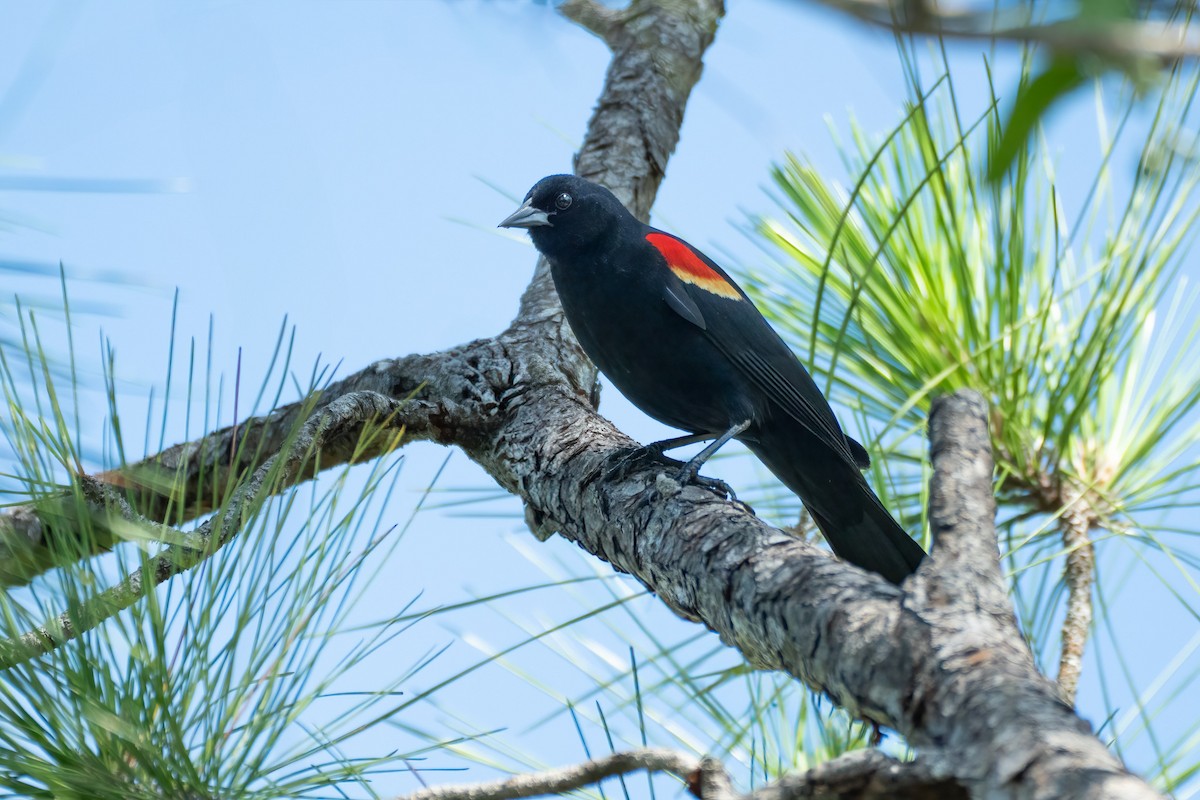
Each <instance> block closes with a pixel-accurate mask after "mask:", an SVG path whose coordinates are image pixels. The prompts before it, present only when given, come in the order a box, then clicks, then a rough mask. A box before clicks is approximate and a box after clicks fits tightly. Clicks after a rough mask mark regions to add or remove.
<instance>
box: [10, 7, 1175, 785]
mask: <svg viewBox="0 0 1200 800" xmlns="http://www.w3.org/2000/svg"><path fill="white" fill-rule="evenodd" d="M564 10H565V11H566V13H568V14H570V15H572V16H574V17H575V18H576V19H580V20H581V21H583V22H584V23H586V24H587V25H588V26H589V27H590V28H591V29H592V30H594V31H596V32H597V33H599V35H601V36H602V37H603V38H604V40H605V41H606V42H607V43H608V44H609V46H610V47H611V48H612V51H613V59H612V64H611V66H610V67H609V70H608V78H607V82H606V85H605V89H604V92H603V94H602V95H601V97H600V100H599V102H598V104H597V107H596V110H595V113H594V115H593V117H592V120H591V123H590V125H589V130H588V135H587V138H586V140H585V143H584V146H583V148H582V150H581V151H580V154H579V156H578V159H577V163H576V169H577V171H578V172H579V173H580V174H583V175H586V176H588V177H591V178H593V179H596V180H599V181H601V182H603V183H605V184H606V185H608V186H609V187H610V188H611V189H613V190H614V191H615V192H616V193H617V195H618V196H619V197H621V198H622V199H623V200H625V201H627V202H628V203H629V204H630V206H631V208H632V209H633V211H634V212H635V213H636V214H638V215H639V216H642V217H645V216H646V215H647V213H648V210H649V208H650V204H651V202H652V200H653V198H654V194H655V192H656V190H657V187H658V185H659V183H660V182H661V180H662V178H663V173H664V169H665V166H666V162H667V158H668V156H669V155H670V153H671V152H672V151H673V150H674V148H675V145H676V143H677V141H678V138H679V125H680V123H681V122H682V119H683V112H684V108H685V106H686V102H687V98H688V96H689V94H690V92H691V90H692V88H693V86H694V85H695V82H696V81H697V80H698V78H699V75H700V71H701V65H702V58H703V55H704V52H705V50H706V49H707V47H708V46H709V44H710V43H711V42H712V40H713V37H714V34H715V32H716V28H717V24H718V21H719V19H720V17H721V15H722V14H723V12H724V9H723V5H722V2H721V0H660V2H657V3H655V2H650V1H649V0H635V2H633V3H632V4H631V6H630V7H629V8H628V9H626V10H623V11H614V10H612V9H605V8H602V7H600V6H598V5H596V4H594V3H591V2H587V0H571V2H568V3H567V4H566V6H565V9H564ZM536 177H539V176H531V182H532V180H533V179H534V178H536ZM365 391H369V392H377V393H379V394H381V395H384V396H386V397H387V398H391V399H393V400H396V401H402V403H401V407H402V408H404V409H406V410H405V412H404V422H405V424H406V436H407V440H408V441H411V440H416V439H428V440H433V441H437V442H441V443H444V444H453V445H457V446H459V447H461V448H462V449H463V451H464V452H466V454H467V455H468V456H470V457H471V458H472V459H473V460H475V461H476V462H477V463H479V464H480V465H482V466H483V468H484V469H486V470H487V471H488V473H489V474H490V475H491V476H492V477H493V478H494V479H495V480H496V481H497V483H498V484H500V485H501V486H503V487H505V488H506V489H507V490H509V491H511V492H513V493H515V494H517V495H519V496H520V497H521V498H522V500H523V501H524V502H525V504H526V506H527V509H528V511H527V519H528V520H529V521H530V525H531V527H532V528H533V529H534V530H535V532H537V533H539V534H540V535H543V536H545V535H548V534H550V533H553V532H558V533H560V534H561V535H563V536H564V537H566V538H568V539H570V540H571V541H574V542H576V543H577V544H579V545H580V546H581V547H583V548H585V549H586V550H588V551H589V552H591V553H594V554H595V555H597V556H599V557H600V558H603V559H605V560H606V561H608V562H609V563H611V564H612V565H613V566H614V567H615V568H616V569H619V570H621V571H624V572H627V573H629V574H631V575H634V576H636V578H637V579H638V580H640V581H641V582H642V583H643V584H644V585H645V586H647V587H648V588H649V589H650V590H652V591H654V592H655V593H657V594H658V596H659V597H660V598H661V599H662V601H663V602H664V603H666V604H667V605H668V606H670V607H671V608H672V609H673V610H674V611H675V612H676V613H677V614H679V615H680V616H682V617H684V618H686V619H690V620H695V621H698V622H701V623H703V624H705V625H707V626H708V627H710V628H711V629H713V630H714V631H716V632H717V633H718V634H719V635H720V637H721V639H722V640H723V641H724V642H726V643H727V644H728V645H730V646H732V647H736V648H738V649H739V650H740V651H741V652H742V653H743V654H744V655H745V657H746V659H747V660H748V661H749V662H750V663H751V664H753V665H754V666H756V667H758V668H762V669H776V670H784V671H786V672H788V673H789V674H791V675H794V676H795V677H797V678H798V679H800V680H802V681H804V682H805V683H807V684H808V685H809V686H811V687H814V688H816V689H819V690H821V691H824V692H827V693H828V694H829V695H830V696H831V697H832V698H833V699H834V700H835V701H836V702H838V703H839V704H841V705H843V706H844V707H846V708H847V709H849V710H850V711H851V712H852V713H854V714H856V715H858V716H861V717H865V718H868V719H870V720H874V721H876V722H878V723H880V724H883V725H887V726H890V727H892V728H894V729H896V730H898V731H900V732H901V733H902V734H904V736H906V737H907V738H908V740H909V741H910V742H912V743H913V744H914V745H915V746H916V747H917V748H918V750H919V753H920V761H921V763H922V765H923V766H922V769H925V770H927V771H928V772H927V774H928V775H929V777H930V780H931V781H951V782H952V783H954V784H956V785H961V786H964V787H967V789H968V790H969V791H970V793H971V795H972V796H974V797H981V798H982V797H988V798H996V797H1011V798H1045V799H1046V800H1050V799H1051V798H1054V799H1055V800H1058V799H1059V798H1073V797H1078V798H1083V797H1088V798H1101V797H1105V798H1107V797H1130V798H1141V797H1146V798H1149V797H1155V796H1157V795H1155V793H1153V792H1152V791H1151V790H1150V789H1149V788H1148V787H1147V786H1146V785H1145V784H1144V783H1142V782H1141V781H1139V780H1138V779H1136V778H1134V777H1133V776H1131V775H1130V774H1129V773H1127V772H1126V771H1125V769H1124V767H1123V766H1122V764H1121V763H1120V761H1119V760H1117V759H1116V757H1114V756H1113V755H1112V754H1111V753H1109V752H1108V751H1107V750H1106V749H1105V748H1104V747H1103V746H1102V745H1101V743H1100V742H1099V741H1098V740H1097V739H1096V738H1095V737H1093V736H1092V735H1091V734H1090V733H1089V730H1088V726H1087V724H1086V723H1084V722H1083V721H1081V720H1080V719H1079V718H1078V717H1077V716H1076V715H1075V714H1074V713H1073V711H1072V710H1071V709H1070V708H1069V707H1067V706H1066V705H1064V704H1063V703H1062V702H1061V700H1060V699H1059V696H1058V693H1057V690H1056V687H1055V686H1054V685H1053V684H1052V683H1050V682H1049V681H1047V680H1046V679H1045V678H1043V677H1042V676H1041V675H1039V674H1038V673H1037V671H1036V670H1035V669H1034V666H1033V663H1032V658H1031V657H1030V654H1029V652H1028V650H1027V649H1026V648H1025V645H1024V642H1023V640H1022V639H1021V636H1020V634H1019V632H1018V631H1017V629H1016V626H1015V624H1014V622H1013V614H1012V609H1011V606H1010V605H1009V603H1008V601H1007V597H1006V596H1005V590H1004V585H1003V582H1002V581H1001V579H1000V573H999V569H998V566H997V554H996V542H995V534H994V529H993V527H992V515H993V512H994V507H993V504H992V489H991V470H992V467H991V459H990V452H989V449H988V438H987V430H986V414H985V413H984V412H985V409H984V407H983V402H982V400H981V399H980V398H978V397H977V396H974V395H965V396H962V397H954V398H951V399H949V400H947V401H945V402H942V403H939V404H937V405H936V407H935V409H934V412H933V415H932V419H931V429H930V432H931V444H932V447H933V453H934V466H935V476H934V484H933V508H932V511H931V514H932V520H933V525H934V532H935V536H936V544H935V548H934V551H933V558H931V559H929V560H927V561H926V563H925V564H924V565H923V566H922V568H921V570H920V571H919V572H918V573H917V574H916V575H915V576H914V577H913V578H911V579H910V580H909V581H907V582H906V583H905V584H904V585H903V586H901V587H896V586H892V585H890V584H888V583H886V582H885V581H884V580H883V579H881V578H878V577H876V576H873V575H870V574H867V573H865V572H863V571H861V570H858V569H856V568H854V567H852V566H849V565H847V564H844V563H841V562H839V561H837V560H836V559H834V558H833V557H832V556H830V555H829V554H828V553H827V552H825V551H823V550H820V549H818V548H817V547H815V546H813V545H811V544H808V543H806V542H804V541H801V540H799V539H797V538H795V537H793V536H791V535H789V534H788V533H785V532H783V531H780V530H777V529H774V528H771V527H769V526H767V525H766V524H764V523H763V522H762V521H761V520H759V519H758V518H756V517H754V516H753V515H752V514H750V513H748V512H747V511H746V510H745V509H744V507H741V506H739V505H736V504H732V503H728V502H725V501H723V500H721V499H719V498H718V497H716V496H715V495H713V494H711V493H710V492H708V491H706V490H703V489H700V488H697V487H692V486H688V487H681V486H679V485H678V484H677V483H675V482H674V481H672V480H671V479H669V478H668V477H666V476H664V475H661V474H658V473H657V472H656V471H655V470H654V469H653V468H646V469H643V470H640V471H634V472H632V473H630V474H628V475H626V476H624V477H623V478H608V477H606V476H605V470H604V466H605V461H606V459H607V458H608V457H609V456H610V455H611V454H613V453H614V451H616V450H617V449H618V448H624V447H628V446H631V445H632V444H634V443H633V442H632V440H630V439H629V438H628V437H627V436H625V435H624V434H622V433H621V432H620V431H618V430H617V429H615V428H614V427H613V426H612V425H611V424H610V423H609V422H608V421H607V420H605V419H603V418H602V417H600V416H598V415H597V414H596V413H595V410H594V408H595V405H596V400H597V389H596V373H595V369H594V368H593V367H592V365H591V364H590V363H589V362H588V360H587V359H586V358H585V357H584V355H583V353H582V352H581V351H580V349H579V347H578V344H577V343H576V342H575V340H574V337H573V336H572V335H571V332H570V330H569V328H568V327H567V324H566V321H565V319H564V317H563V314H562V311H561V308H560V307H559V304H558V301H557V297H556V296H555V294H554V289H553V285H552V282H551V280H550V276H549V270H548V269H546V265H545V264H539V265H538V267H537V269H536V270H535V273H534V277H533V280H532V282H531V283H530V285H529V287H528V289H527V290H526V292H525V294H524V296H523V297H522V299H521V304H520V311H519V314H518V316H517V318H516V319H515V320H514V322H513V323H512V325H511V326H510V327H509V328H508V329H507V330H505V331H504V332H502V333H500V334H499V335H497V336H495V337H492V338H488V339H481V340H477V341H474V342H470V343H468V344H465V345H462V346H460V347H456V348H452V349H450V350H447V351H444V352H441V353H435V354H431V355H418V356H407V357H404V358H399V359H395V360H385V361H380V362H378V363H376V364H373V365H371V366H369V367H368V368H367V369H365V370H363V371H362V372H360V373H358V374H356V375H353V376H351V377H349V378H347V379H345V380H343V381H341V382H340V383H338V384H335V385H332V386H330V387H328V388H327V389H326V390H325V391H324V392H322V393H321V394H320V395H319V396H317V397H315V398H312V399H311V400H309V401H307V403H306V405H305V406H300V405H293V406H289V407H286V408H282V409H280V410H278V411H276V412H275V413H273V414H271V415H269V416H266V417H262V418H259V419H255V420H250V421H248V422H245V423H242V424H241V426H240V427H239V429H238V430H237V431H233V430H225V431H219V432H217V433H214V434H212V435H211V436H209V437H207V438H205V439H203V440H201V441H198V442H192V443H187V444H183V445H179V446H177V447H175V448H172V449H171V450H169V451H167V452H166V453H163V454H162V455H160V456H158V457H156V458H155V459H151V460H150V461H148V462H145V463H142V464H139V465H136V466H135V467H133V468H131V469H129V470H126V471H122V472H121V473H120V475H119V476H117V475H110V476H106V477H108V478H109V479H110V482H112V483H115V484H119V485H120V486H123V487H126V488H127V489H129V490H130V492H131V495H134V496H135V500H136V505H135V507H136V508H137V509H138V511H139V512H140V513H141V514H143V515H144V516H146V517H149V518H151V519H155V520H157V519H161V518H162V515H164V514H165V512H166V510H167V509H168V508H173V509H182V510H183V511H181V512H177V513H175V514H172V515H171V516H172V519H170V520H168V521H170V522H172V523H174V524H178V522H179V521H180V519H183V518H190V517H194V516H195V515H196V514H198V513H200V512H201V511H203V510H204V509H206V508H210V507H212V505H213V504H214V503H217V502H219V501H220V500H222V499H223V498H224V497H226V496H228V495H229V490H228V489H226V488H225V487H226V486H227V485H229V481H228V477H229V476H230V475H231V474H234V475H243V474H244V475H249V474H252V473H253V472H254V470H255V469H257V468H259V467H261V465H262V464H263V462H264V461H265V460H266V459H267V458H269V457H270V456H271V455H273V454H274V453H276V452H278V451H279V450H280V449H281V448H282V447H283V445H284V443H285V442H286V441H287V440H288V432H289V431H293V430H295V429H296V425H297V424H298V423H299V422H300V421H302V420H304V419H306V418H308V417H309V416H310V415H311V414H313V413H315V412H320V411H322V410H323V409H325V408H326V406H328V405H329V403H330V402H331V401H334V400H336V399H337V398H338V397H340V396H342V395H345V394H346V393H349V392H365ZM391 446H394V442H391V441H390V440H387V439H386V438H383V439H380V440H379V441H378V442H377V443H376V444H375V445H372V446H370V447H367V448H359V449H356V448H355V443H354V442H353V441H352V440H351V439H349V438H342V437H334V440H333V441H330V442H328V443H326V449H324V450H322V454H321V466H322V467H323V468H327V467H329V466H333V465H335V464H337V463H344V462H345V461H346V460H348V459H351V458H358V459H361V458H369V457H371V456H373V455H376V454H378V453H379V452H382V451H383V450H385V449H387V448H388V447H391ZM231 452H232V453H234V455H233V456H232V457H231V455H230V454H231ZM163 473H165V474H166V475H167V476H169V477H174V476H176V475H179V476H181V477H182V478H183V481H182V485H183V489H182V490H180V491H178V492H177V493H176V494H175V495H174V496H172V497H167V496H165V495H162V494H161V493H160V492H161V489H158V488H156V487H159V486H161V485H162V483H161V482H160V481H158V480H154V479H153V478H154V476H155V475H156V474H160V475H161V474H163ZM309 474H311V467H305V468H298V469H296V470H295V472H294V474H291V475H290V476H289V477H290V479H291V480H292V481H293V482H294V481H298V480H302V479H304V478H305V477H307V476H308V475H309ZM135 490H136V491H135ZM22 513H24V512H22ZM40 518H41V519H42V521H43V523H44V522H45V520H46V519H47V517H46V516H41V517H40ZM5 519H6V520H7V521H6V522H5V523H3V524H5V525H7V526H8V527H7V528H5V529H4V530H5V531H10V532H13V533H12V537H10V538H11V539H12V541H16V538H15V537H17V536H23V537H24V538H25V540H26V541H28V540H30V539H31V531H32V528H31V527H30V526H29V525H27V524H26V523H27V521H28V518H27V517H26V518H24V519H25V521H26V523H21V525H24V527H21V525H18V524H17V523H15V522H14V519H15V517H14V515H13V514H12V513H10V514H8V515H7V517H6V518H5ZM59 535H62V536H66V535H69V531H67V530H65V529H61V528H60V529H56V530H55V531H54V536H59ZM37 536H40V537H41V541H42V542H45V540H46V538H47V537H46V526H45V525H42V529H41V530H40V532H38V533H37ZM0 538H2V536H0ZM33 538H36V537H33ZM21 546H22V547H25V546H26V545H25V544H22V545H21ZM31 547H36V544H35V545H31ZM35 561H36V559H26V560H25V561H24V562H22V563H23V564H28V563H34V562H35ZM6 574H17V575H21V576H25V575H27V574H28V573H27V572H21V571H20V570H17V569H13V570H10V571H7V572H6Z"/></svg>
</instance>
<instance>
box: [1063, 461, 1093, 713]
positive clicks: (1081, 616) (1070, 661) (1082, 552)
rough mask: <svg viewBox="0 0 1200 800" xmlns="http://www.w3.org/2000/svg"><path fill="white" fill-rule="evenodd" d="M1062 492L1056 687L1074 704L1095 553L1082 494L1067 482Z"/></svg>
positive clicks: (1089, 621)
mask: <svg viewBox="0 0 1200 800" xmlns="http://www.w3.org/2000/svg"><path fill="white" fill-rule="evenodd" d="M1065 483H1066V484H1067V485H1065V486H1064V487H1063V489H1062V497H1061V502H1062V504H1063V511H1062V516H1060V517H1059V529H1060V530H1061V531H1062V541H1063V546H1064V547H1065V548H1066V551H1067V564H1066V568H1065V569H1064V570H1063V580H1064V582H1065V583H1066V585H1067V614H1066V617H1065V618H1064V619H1063V626H1062V653H1061V654H1060V656H1059V660H1058V688H1059V690H1060V691H1061V692H1062V697H1063V700H1064V701H1065V702H1066V703H1068V704H1069V705H1072V706H1073V705H1075V693H1076V691H1077V690H1078V688H1079V676H1080V674H1081V673H1082V671H1083V651H1084V648H1085V647H1086V646H1087V640H1088V633H1089V631H1090V630H1091V627H1092V581H1093V580H1094V573H1095V568H1096V551H1095V547H1094V546H1093V545H1092V539H1091V536H1090V535H1089V531H1090V530H1091V527H1092V524H1093V521H1094V514H1093V512H1092V510H1091V507H1090V506H1089V505H1088V503H1087V500H1086V498H1085V495H1084V493H1083V492H1081V491H1080V490H1079V488H1078V487H1076V486H1074V485H1072V484H1071V483H1070V482H1065Z"/></svg>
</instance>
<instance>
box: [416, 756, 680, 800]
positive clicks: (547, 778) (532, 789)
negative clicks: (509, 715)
mask: <svg viewBox="0 0 1200 800" xmlns="http://www.w3.org/2000/svg"><path fill="white" fill-rule="evenodd" d="M643 769H644V770H646V771H648V772H667V773H670V774H672V775H675V776H676V777H678V778H679V779H681V780H684V781H686V780H688V778H689V776H690V775H692V774H693V773H695V772H696V771H697V770H699V769H700V760H699V759H697V758H695V757H693V756H689V755H686V754H683V753H677V752H675V751H673V750H663V749H657V748H644V749H640V750H631V751H629V752H627V753H613V754H612V755H610V756H605V757H604V758H597V759H593V760H591V761H585V762H584V763H582V764H573V765H571V766H569V767H561V768H559V769H550V770H546V771H544V772H532V773H529V774H526V775H514V776H513V777H511V778H505V779H504V780H499V781H493V782H491V783H474V784H459V785H447V786H431V787H429V788H426V789H421V790H419V791H416V792H413V793H412V794H409V795H405V796H404V797H403V798H401V800H507V799H508V798H516V797H536V796H538V795H544V794H562V793H564V792H569V791H572V790H574V789H579V788H581V787H584V786H590V785H591V784H593V783H596V782H598V781H600V780H603V779H604V778H610V777H612V776H614V775H625V774H627V773H630V772H637V771H638V770H643Z"/></svg>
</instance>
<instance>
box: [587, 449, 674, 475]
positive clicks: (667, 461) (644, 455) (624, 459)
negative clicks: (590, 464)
mask: <svg viewBox="0 0 1200 800" xmlns="http://www.w3.org/2000/svg"><path fill="white" fill-rule="evenodd" d="M650 466H668V467H679V466H683V462H681V461H676V460H675V459H673V458H670V457H669V456H665V455H663V451H662V450H661V449H660V448H657V447H653V446H639V447H627V448H624V449H622V450H618V451H617V452H615V453H613V454H612V455H610V456H609V457H608V458H607V459H606V461H605V464H604V479H605V480H610V481H620V480H624V479H625V478H628V477H629V476H630V474H632V473H633V472H634V471H635V470H638V469H641V468H643V467H650Z"/></svg>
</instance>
